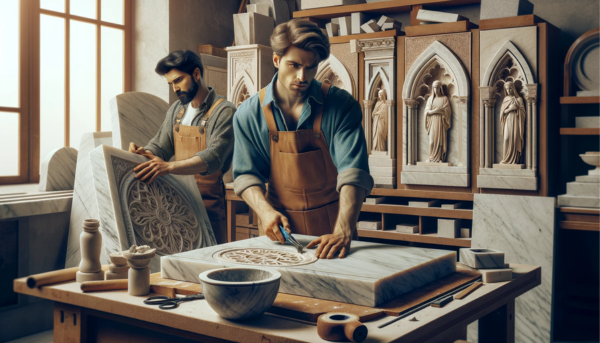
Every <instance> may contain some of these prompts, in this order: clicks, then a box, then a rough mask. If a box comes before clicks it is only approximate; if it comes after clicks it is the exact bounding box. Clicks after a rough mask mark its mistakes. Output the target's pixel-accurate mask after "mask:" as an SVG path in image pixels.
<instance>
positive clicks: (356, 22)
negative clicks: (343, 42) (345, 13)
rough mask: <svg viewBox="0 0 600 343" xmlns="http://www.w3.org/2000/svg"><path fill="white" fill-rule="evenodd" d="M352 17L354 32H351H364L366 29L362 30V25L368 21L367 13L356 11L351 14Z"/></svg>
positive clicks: (355, 33) (354, 33)
mask: <svg viewBox="0 0 600 343" xmlns="http://www.w3.org/2000/svg"><path fill="white" fill-rule="evenodd" d="M350 17H351V21H352V32H351V34H353V35H357V34H360V33H364V30H362V29H361V28H360V27H361V25H362V24H364V23H365V21H366V17H365V15H364V14H363V13H361V12H356V13H352V14H351V15H350Z"/></svg>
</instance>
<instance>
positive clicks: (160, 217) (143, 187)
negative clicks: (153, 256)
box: [112, 156, 200, 255]
mask: <svg viewBox="0 0 600 343" xmlns="http://www.w3.org/2000/svg"><path fill="white" fill-rule="evenodd" d="M112 164H113V168H114V173H115V181H116V184H117V185H119V190H120V192H119V200H120V202H121V208H122V212H123V213H122V215H123V218H124V222H125V226H126V231H127V238H128V241H129V242H130V243H131V242H135V244H137V245H149V246H150V247H153V248H156V250H157V253H158V254H159V255H171V254H176V253H180V252H184V251H189V250H193V249H196V248H198V246H199V244H200V223H199V221H198V218H197V215H196V213H195V211H194V210H193V208H192V205H191V204H190V202H189V200H188V199H187V197H185V196H183V194H182V191H181V190H179V189H178V188H177V186H176V185H173V184H170V183H169V182H167V181H166V179H165V178H157V179H155V180H154V181H153V182H152V183H151V184H147V183H145V182H142V181H140V180H138V179H136V178H135V177H134V174H135V173H134V172H133V168H134V167H135V166H136V165H137V164H135V163H131V162H128V161H126V160H123V159H120V158H117V157H114V156H113V157H112Z"/></svg>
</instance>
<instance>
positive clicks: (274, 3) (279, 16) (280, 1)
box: [248, 0, 291, 25]
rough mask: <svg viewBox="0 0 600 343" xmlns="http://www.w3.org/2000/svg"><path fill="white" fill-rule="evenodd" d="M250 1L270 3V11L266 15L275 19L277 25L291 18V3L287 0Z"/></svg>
mask: <svg viewBox="0 0 600 343" xmlns="http://www.w3.org/2000/svg"><path fill="white" fill-rule="evenodd" d="M250 3H252V4H265V5H268V6H269V13H268V14H266V15H267V16H270V17H273V19H275V25H279V24H282V23H285V22H287V21H289V20H290V18H291V17H290V9H289V3H288V2H287V1H286V0H251V1H250ZM248 12H250V11H248ZM261 14H263V13H261Z"/></svg>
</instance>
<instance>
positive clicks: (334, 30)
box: [325, 23, 340, 37]
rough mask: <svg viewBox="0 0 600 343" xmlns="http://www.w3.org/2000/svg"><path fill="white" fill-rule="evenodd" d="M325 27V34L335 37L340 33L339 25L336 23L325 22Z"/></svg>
mask: <svg viewBox="0 0 600 343" xmlns="http://www.w3.org/2000/svg"><path fill="white" fill-rule="evenodd" d="M325 29H326V30H327V36H329V37H335V36H339V35H340V25H339V24H336V23H327V24H325Z"/></svg>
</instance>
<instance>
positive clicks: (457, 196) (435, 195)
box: [371, 188, 473, 201]
mask: <svg viewBox="0 0 600 343" xmlns="http://www.w3.org/2000/svg"><path fill="white" fill-rule="evenodd" d="M371 195H377V196H396V197H415V198H430V199H440V200H458V201H473V193H459V192H434V191H415V190H411V189H387V188H373V190H372V191H371Z"/></svg>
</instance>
